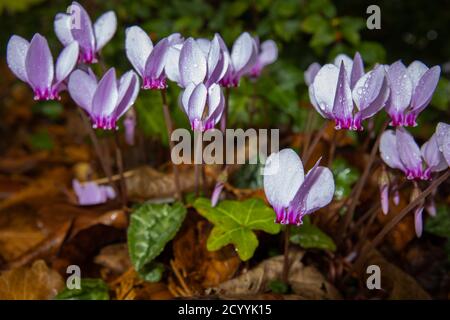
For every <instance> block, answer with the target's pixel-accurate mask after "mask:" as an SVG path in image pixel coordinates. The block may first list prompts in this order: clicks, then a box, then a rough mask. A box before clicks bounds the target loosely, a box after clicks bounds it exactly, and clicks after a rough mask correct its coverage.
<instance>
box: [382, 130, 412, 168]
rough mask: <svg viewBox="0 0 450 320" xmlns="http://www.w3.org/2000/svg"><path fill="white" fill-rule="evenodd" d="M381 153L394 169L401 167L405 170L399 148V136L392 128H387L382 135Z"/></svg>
mask: <svg viewBox="0 0 450 320" xmlns="http://www.w3.org/2000/svg"><path fill="white" fill-rule="evenodd" d="M380 154H381V158H382V159H383V161H384V162H385V163H386V164H387V165H388V166H389V167H391V168H393V169H400V170H403V171H405V170H406V168H405V167H404V165H403V163H402V161H401V160H400V155H399V152H398V149H397V137H396V135H395V132H394V131H392V130H386V131H385V132H383V134H382V135H381V140H380Z"/></svg>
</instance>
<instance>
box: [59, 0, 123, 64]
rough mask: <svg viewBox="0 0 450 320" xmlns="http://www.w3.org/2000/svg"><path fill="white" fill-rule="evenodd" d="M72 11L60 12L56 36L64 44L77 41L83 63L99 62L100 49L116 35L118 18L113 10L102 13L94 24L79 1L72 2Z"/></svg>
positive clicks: (80, 59)
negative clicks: (68, 12)
mask: <svg viewBox="0 0 450 320" xmlns="http://www.w3.org/2000/svg"><path fill="white" fill-rule="evenodd" d="M70 10H71V13H70V14H67V13H58V14H57V15H56V17H55V21H54V28H55V33H56V36H57V37H58V39H59V41H61V43H62V44H63V45H64V46H68V45H69V44H71V43H72V42H74V41H76V42H78V44H79V45H80V56H79V61H80V62H83V63H95V62H97V56H98V54H99V52H100V50H101V49H102V48H103V47H104V46H105V45H106V43H108V41H109V40H111V38H112V37H113V36H114V33H115V32H116V29H117V18H116V14H115V13H114V12H113V11H108V12H106V13H104V14H103V15H101V16H100V17H99V18H98V19H97V21H95V24H94V25H92V22H91V18H90V17H89V15H88V13H87V12H86V10H85V9H84V8H83V7H82V6H81V4H79V3H78V2H76V1H74V2H72V5H71V6H70Z"/></svg>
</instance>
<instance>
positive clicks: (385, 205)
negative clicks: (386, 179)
mask: <svg viewBox="0 0 450 320" xmlns="http://www.w3.org/2000/svg"><path fill="white" fill-rule="evenodd" d="M380 200H381V210H382V211H383V213H384V214H388V212H389V185H384V186H382V187H381V188H380Z"/></svg>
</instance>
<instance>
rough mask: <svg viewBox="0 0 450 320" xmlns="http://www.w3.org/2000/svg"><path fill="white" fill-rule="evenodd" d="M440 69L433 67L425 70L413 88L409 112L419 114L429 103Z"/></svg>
mask: <svg viewBox="0 0 450 320" xmlns="http://www.w3.org/2000/svg"><path fill="white" fill-rule="evenodd" d="M440 74H441V68H440V67H439V66H434V67H433V68H431V69H429V70H427V71H426V72H425V73H424V74H423V76H422V77H421V78H420V79H419V82H418V83H417V86H416V87H415V88H414V91H413V95H412V99H411V112H413V113H416V114H417V113H419V112H420V111H422V110H423V109H425V108H426V106H427V105H428V104H429V103H430V101H431V98H432V97H433V93H434V90H435V89H436V87H437V84H438V82H439V76H440Z"/></svg>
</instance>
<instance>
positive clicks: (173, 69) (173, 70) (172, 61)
mask: <svg viewBox="0 0 450 320" xmlns="http://www.w3.org/2000/svg"><path fill="white" fill-rule="evenodd" d="M181 47H182V45H171V46H170V47H169V49H168V51H167V56H166V65H165V66H164V71H165V73H166V76H167V78H169V79H170V80H171V81H173V82H176V83H179V82H180V69H179V68H178V62H179V61H180V52H181Z"/></svg>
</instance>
